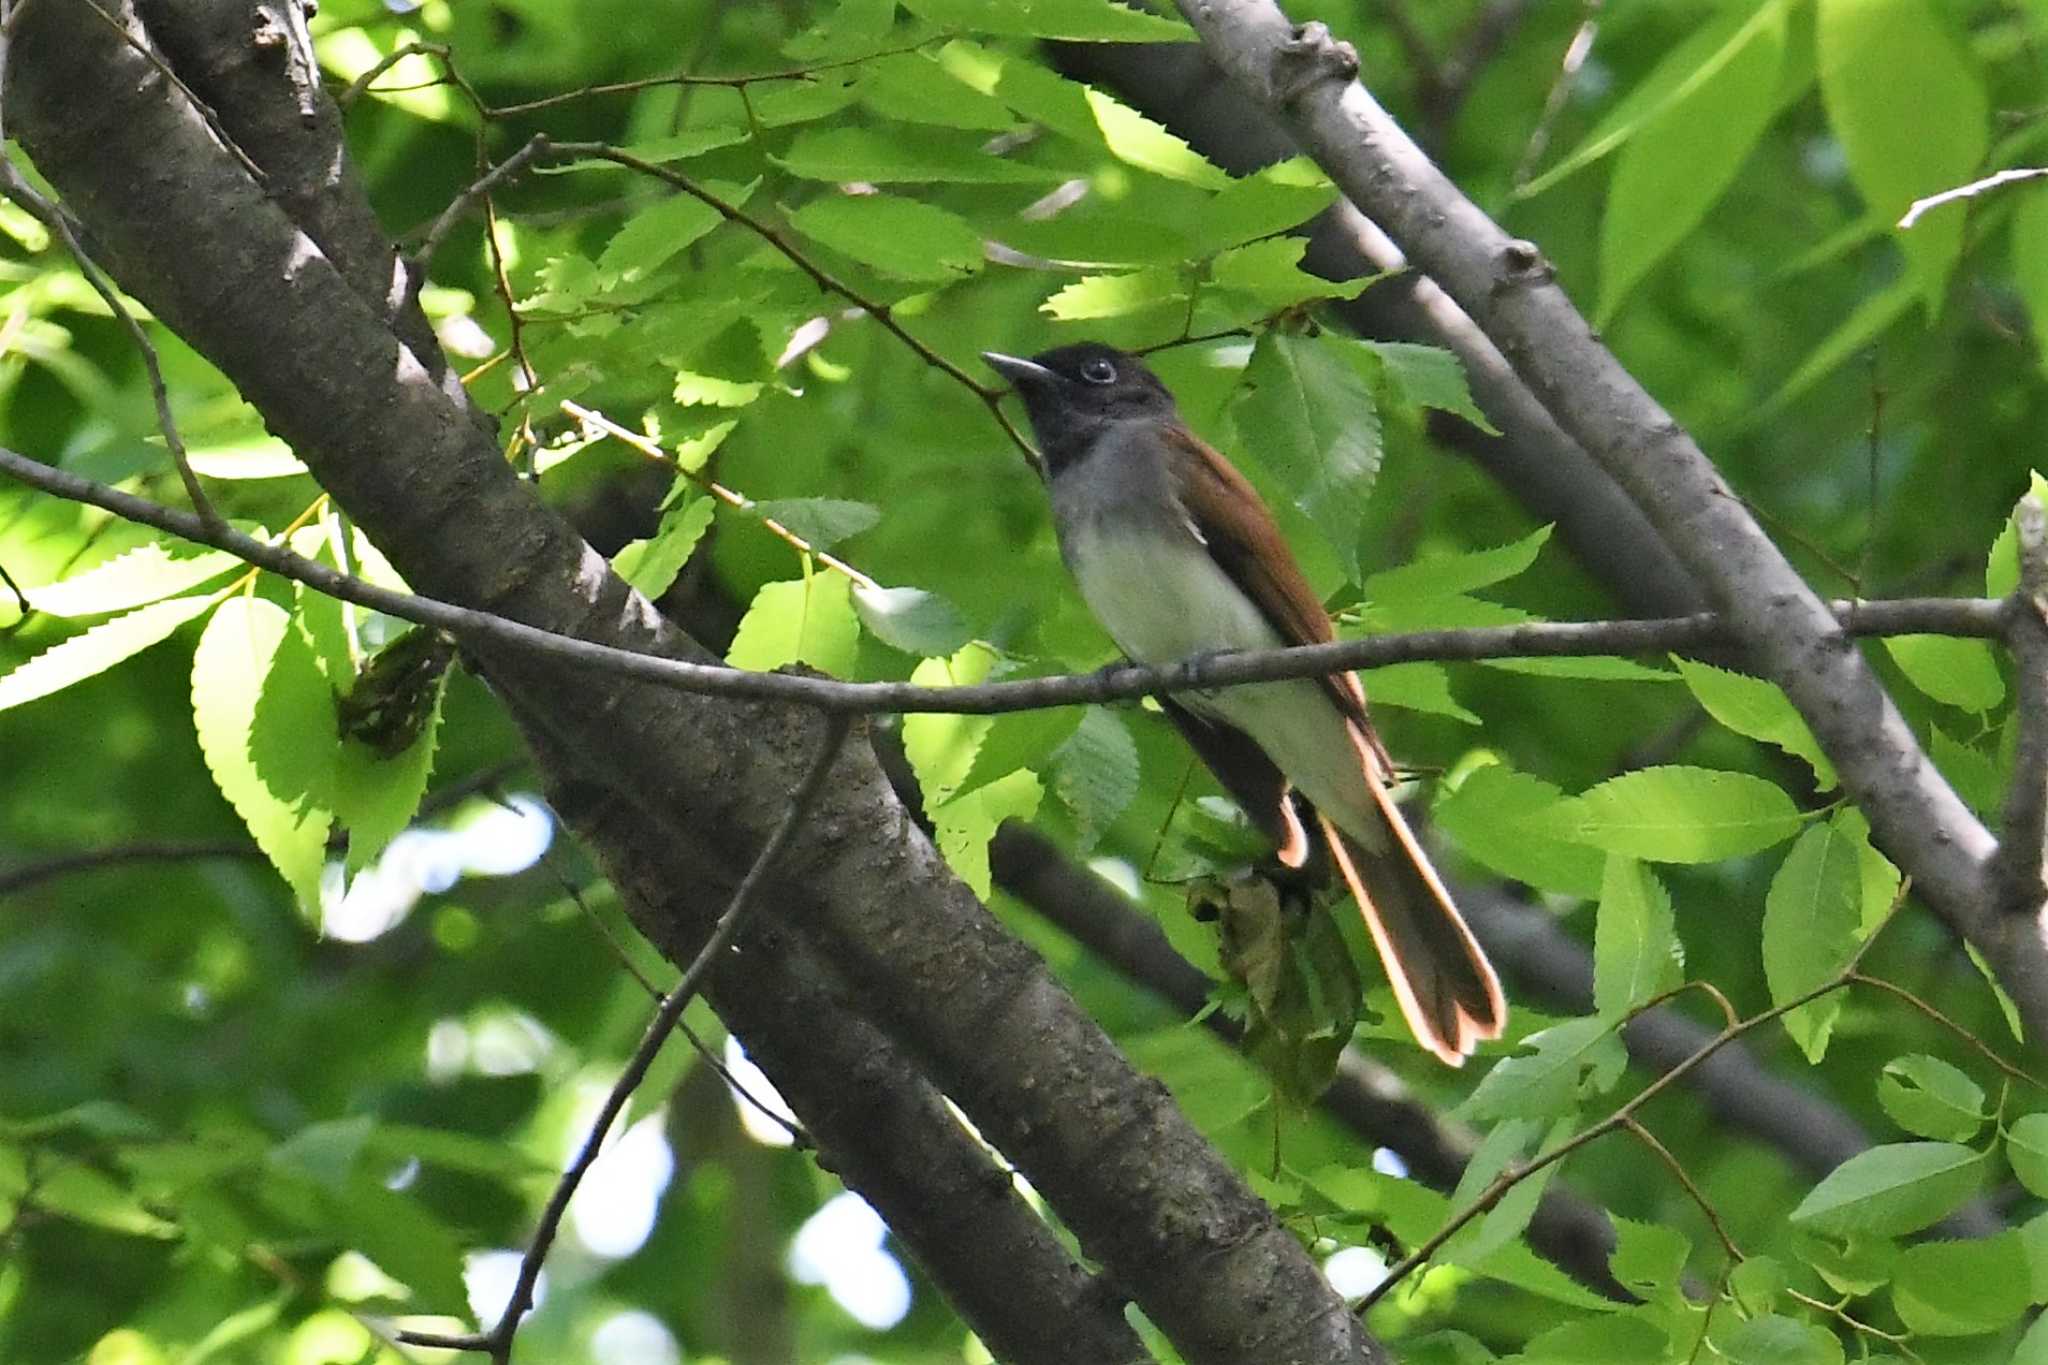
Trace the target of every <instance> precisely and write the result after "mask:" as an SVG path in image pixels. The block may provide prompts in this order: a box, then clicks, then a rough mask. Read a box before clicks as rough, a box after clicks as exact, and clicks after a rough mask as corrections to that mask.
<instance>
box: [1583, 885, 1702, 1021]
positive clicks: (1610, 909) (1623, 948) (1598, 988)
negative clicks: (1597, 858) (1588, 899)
mask: <svg viewBox="0 0 2048 1365" xmlns="http://www.w3.org/2000/svg"><path fill="white" fill-rule="evenodd" d="M1677 947H1678V936H1677V929H1676V927H1675V920H1674V916H1673V914H1672V910H1671V893H1670V892H1668V891H1666V890H1665V889H1664V884H1663V883H1662V882H1660V881H1658V880H1657V874H1656V873H1655V872H1652V871H1651V870H1650V869H1649V868H1648V867H1646V866H1644V865H1643V864H1642V863H1640V862H1637V861H1636V860H1635V859H1634V858H1629V857H1625V856H1623V855H1621V854H1618V853H1617V854H1610V855H1609V856H1608V859H1607V875H1606V877H1605V879H1604V880H1603V881H1602V882H1601V886H1600V914H1599V918H1598V919H1597V920H1595V922H1594V929H1593V1008H1594V1009H1595V1010H1596V1011H1597V1012H1598V1013H1599V1014H1600V1015H1601V1017H1602V1018H1606V1019H1616V1018H1619V1017H1620V1016H1621V1015H1622V1014H1624V1013H1626V1012H1627V1011H1628V1010H1629V1009H1630V1008H1631V1007H1633V1006H1635V1005H1639V1004H1641V1003H1642V1002H1643V1001H1645V1000H1648V999H1649V998H1650V997H1651V996H1653V995H1656V994H1658V993H1659V992H1662V991H1664V990H1667V989H1669V988H1670V987H1672V986H1675V985H1677V984H1678V980H1679V976H1680V965H1679V961H1678V958H1677Z"/></svg>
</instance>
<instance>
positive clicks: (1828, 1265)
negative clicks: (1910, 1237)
mask: <svg viewBox="0 0 2048 1365" xmlns="http://www.w3.org/2000/svg"><path fill="white" fill-rule="evenodd" d="M1792 1241H1793V1246H1794V1247H1795V1248H1796V1249H1797V1250H1798V1253H1799V1257H1800V1259H1801V1260H1803V1261H1805V1262H1806V1265H1807V1267H1808V1268H1809V1269H1811V1270H1812V1271H1813V1273H1814V1274H1816V1275H1818V1276H1820V1277H1821V1279H1823V1280H1825V1281H1827V1283H1828V1285H1829V1287H1830V1288H1832V1289H1833V1290H1834V1291H1835V1292H1836V1293H1838V1294H1846V1295H1849V1296H1850V1297H1853V1298H1861V1297H1862V1296H1863V1295H1866V1294H1872V1293H1875V1292H1876V1291H1877V1290H1879V1289H1882V1288H1883V1287H1884V1286H1885V1285H1886V1284H1888V1283H1889V1282H1890V1281H1891V1278H1892V1268H1893V1267H1894V1266H1895V1265H1897V1264H1898V1259H1899V1248H1898V1244H1897V1243H1895V1242H1893V1241H1892V1240H1891V1239H1890V1238H1887V1237H1863V1236H1850V1237H1845V1238H1843V1239H1842V1240H1841V1241H1840V1242H1839V1243H1838V1242H1836V1241H1835V1240H1834V1239H1833V1238H1831V1237H1824V1236H1821V1235H1820V1234H1818V1233H1814V1232H1807V1231H1804V1230H1801V1229H1794V1230H1793V1234H1792Z"/></svg>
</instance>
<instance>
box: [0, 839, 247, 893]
mask: <svg viewBox="0 0 2048 1365" xmlns="http://www.w3.org/2000/svg"><path fill="white" fill-rule="evenodd" d="M262 857H263V851H262V850H261V849H259V848H257V847H256V846H255V845H254V844H252V843H250V842H249V841H248V840H246V839H214V840H204V841H200V842H195V843H162V842H143V843H134V844H117V845H115V846H114V847H112V848H90V849H84V850H82V851H80V852H77V853H61V854H58V855H56V856H55V857H51V858H43V859H41V860H39V861H37V862H33V863H24V864H22V865H21V866H20V867H16V868H12V869H10V870H8V871H5V872H0V896H12V895H17V894H19V893H21V892H23V891H26V890H28V889H29V888H30V887H33V886H40V885H41V884H42V883H44V882H47V881H54V880H56V879H57V878H59V877H68V876H70V875H72V874H73V873H77V872H96V871H98V870H100V869H101V868H106V867H124V866H126V865H128V864H130V863H185V862H200V861H203V860H205V859H209V858H241V859H259V860H260V859H261V858H262Z"/></svg>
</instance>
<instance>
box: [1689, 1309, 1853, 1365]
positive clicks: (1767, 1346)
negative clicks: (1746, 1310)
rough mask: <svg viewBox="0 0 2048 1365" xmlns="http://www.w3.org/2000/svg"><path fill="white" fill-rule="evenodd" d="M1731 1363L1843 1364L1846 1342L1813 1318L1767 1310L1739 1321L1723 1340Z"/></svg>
mask: <svg viewBox="0 0 2048 1365" xmlns="http://www.w3.org/2000/svg"><path fill="white" fill-rule="evenodd" d="M1719 1344H1720V1347H1721V1358H1722V1359H1723V1360H1725V1361H1727V1362H1728V1365H1842V1358H1843V1357H1842V1343H1841V1342H1839V1341H1837V1340H1835V1336H1834V1333H1832V1332H1829V1331H1828V1330H1827V1329H1825V1328H1822V1327H1816V1326H1814V1325H1813V1324H1812V1323H1810V1322H1801V1321H1799V1320H1798V1319H1797V1318H1788V1317H1784V1316H1781V1315H1779V1314H1776V1313H1767V1314H1765V1315H1764V1316H1763V1317H1760V1318H1751V1319H1750V1320H1749V1321H1747V1322H1744V1323H1741V1324H1738V1325H1737V1326H1736V1328H1735V1330H1734V1331H1732V1332H1730V1333H1729V1334H1728V1335H1727V1336H1725V1337H1723V1338H1722V1339H1721V1341H1720V1343H1719Z"/></svg>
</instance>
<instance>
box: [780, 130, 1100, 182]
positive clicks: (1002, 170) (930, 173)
mask: <svg viewBox="0 0 2048 1365" xmlns="http://www.w3.org/2000/svg"><path fill="white" fill-rule="evenodd" d="M770 159H771V160H773V161H774V162H775V164H777V165H778V166H781V167H782V168H783V169H784V170H786V171H788V172H789V173H790V174H791V175H794V176H798V177H800V178H802V179H805V180H822V181H826V182H828V183H830V184H834V185H844V184H850V183H852V182H854V181H865V182H867V183H869V184H873V185H887V184H912V185H923V184H930V183H933V182H937V183H940V184H945V183H955V184H991V185H1001V184H1024V185H1039V184H1046V183H1049V182H1052V181H1057V180H1062V179H1064V178H1065V175H1064V174H1063V173H1062V172H1060V171H1056V170H1048V169H1046V168H1045V167H1043V166H1034V165H1030V164H1028V163H1026V162H1022V161H1010V160H1007V159H1005V158H1003V157H1000V156H990V155H988V154H987V153H986V152H984V151H982V150H981V146H980V143H979V142H978V141H976V140H972V139H970V138H967V137H965V136H954V135H950V134H946V133H941V132H937V131H934V130H931V129H925V130H921V131H920V132H919V134H918V136H917V138H916V140H915V141H914V142H913V141H911V140H909V139H899V138H892V137H888V136H885V135H883V134H882V133H880V132H876V131H874V130H872V129H868V128H844V127H842V128H824V129H817V128H807V129H805V130H804V131H803V132H801V133H798V134H797V135H796V140H795V141H794V142H792V143H790V145H789V150H788V151H787V152H785V153H783V154H782V155H781V156H779V157H773V158H770Z"/></svg>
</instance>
